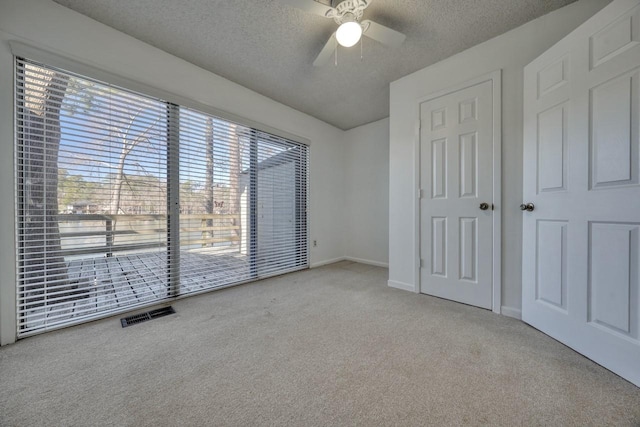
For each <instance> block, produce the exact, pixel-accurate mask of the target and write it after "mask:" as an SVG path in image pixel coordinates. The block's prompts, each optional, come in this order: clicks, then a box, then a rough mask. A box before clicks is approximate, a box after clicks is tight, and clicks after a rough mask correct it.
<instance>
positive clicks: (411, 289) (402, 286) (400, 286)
mask: <svg viewBox="0 0 640 427" xmlns="http://www.w3.org/2000/svg"><path fill="white" fill-rule="evenodd" d="M387 285H388V286H389V287H390V288H396V289H402V290H403V291H409V292H415V291H416V288H415V286H413V285H410V284H408V283H402V282H396V281H395V280H388V281H387Z"/></svg>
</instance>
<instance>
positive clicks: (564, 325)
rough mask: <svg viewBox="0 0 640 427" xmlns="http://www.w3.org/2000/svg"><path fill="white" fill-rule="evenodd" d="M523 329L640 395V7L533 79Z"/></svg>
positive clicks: (529, 82) (604, 17)
mask: <svg viewBox="0 0 640 427" xmlns="http://www.w3.org/2000/svg"><path fill="white" fill-rule="evenodd" d="M524 95H525V98H524V100H525V104H524V128H525V132H524V201H525V202H530V203H533V204H534V205H535V210H534V211H533V212H525V213H523V215H524V218H523V241H524V245H523V301H522V304H523V319H524V320H525V321H526V322H528V323H530V324H531V325H533V326H535V327H536V328H538V329H540V330H542V331H543V332H545V333H547V334H549V335H551V336H553V337H555V338H556V339H558V340H560V341H562V342H564V343H566V344H567V345H569V346H570V347H572V348H574V349H576V350H577V351H579V352H581V353H583V354H585V355H586V356H588V357H590V358H592V359H593V360H595V361H596V362H598V363H600V364H602V365H604V366H605V367H607V368H609V369H611V370H613V371H614V372H616V373H618V374H620V375H621V376H623V377H625V378H627V379H629V380H630V381H632V382H634V383H635V384H637V385H640V313H639V307H640V286H639V285H640V277H639V274H638V265H639V264H640V251H639V247H640V142H639V141H640V139H639V134H640V2H639V1H637V0H618V1H615V2H613V3H612V4H611V5H609V6H607V7H606V8H605V9H603V10H602V11H601V12H600V13H598V14H597V15H596V16H594V17H593V18H592V19H590V20H589V21H587V22H586V23H585V24H583V25H582V26H581V27H579V28H578V29H577V30H575V31H574V32H573V33H571V34H570V35H569V36H567V38H565V39H563V40H562V41H561V42H559V43H558V44H557V45H556V46H554V47H552V48H551V49H550V50H548V51H547V52H545V53H544V54H543V55H542V56H541V57H539V58H538V59H536V60H535V61H533V62H532V63H531V64H529V65H528V66H527V67H526V68H525V92H524Z"/></svg>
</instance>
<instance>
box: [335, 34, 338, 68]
mask: <svg viewBox="0 0 640 427" xmlns="http://www.w3.org/2000/svg"><path fill="white" fill-rule="evenodd" d="M334 65H335V66H336V67H337V66H338V39H336V51H335V63H334Z"/></svg>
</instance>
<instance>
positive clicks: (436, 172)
mask: <svg viewBox="0 0 640 427" xmlns="http://www.w3.org/2000/svg"><path fill="white" fill-rule="evenodd" d="M492 89H493V82H492V81H491V80H487V81H484V82H482V83H478V84H476V85H474V86H471V87H467V88H465V89H461V90H458V91H455V92H451V93H448V94H446V95H443V96H440V97H438V98H435V99H431V100H429V101H426V102H423V103H422V104H420V188H421V190H420V257H421V263H420V291H421V292H422V293H426V294H430V295H434V296H438V297H441V298H447V299H451V300H455V301H459V302H463V303H466V304H471V305H475V306H478V307H483V308H489V309H490V308H491V306H492V261H493V245H492V238H493V233H492V230H493V228H492V227H493V224H492V220H493V218H492V217H493V181H492V178H493V119H494V118H493V91H492ZM481 204H485V205H483V206H482V208H481ZM483 208H484V210H483Z"/></svg>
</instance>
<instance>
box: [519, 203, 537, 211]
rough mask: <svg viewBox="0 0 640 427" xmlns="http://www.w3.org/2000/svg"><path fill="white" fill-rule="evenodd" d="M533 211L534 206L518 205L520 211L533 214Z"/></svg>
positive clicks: (527, 204)
mask: <svg viewBox="0 0 640 427" xmlns="http://www.w3.org/2000/svg"><path fill="white" fill-rule="evenodd" d="M534 209H535V206H534V205H533V203H523V204H521V205H520V210H521V211H527V212H533V210H534Z"/></svg>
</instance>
